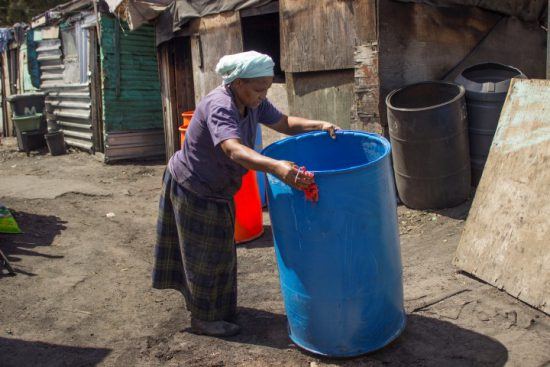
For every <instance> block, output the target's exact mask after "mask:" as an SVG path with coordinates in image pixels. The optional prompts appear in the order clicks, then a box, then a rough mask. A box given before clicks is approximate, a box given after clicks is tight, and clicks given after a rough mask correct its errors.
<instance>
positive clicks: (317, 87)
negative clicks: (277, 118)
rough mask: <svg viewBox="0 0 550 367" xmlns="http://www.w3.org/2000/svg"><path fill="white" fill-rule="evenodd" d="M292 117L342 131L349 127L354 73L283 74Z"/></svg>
mask: <svg viewBox="0 0 550 367" xmlns="http://www.w3.org/2000/svg"><path fill="white" fill-rule="evenodd" d="M286 84H287V91H288V104H289V112H290V114H291V115H294V116H300V117H305V118H310V119H316V120H325V121H330V122H334V123H336V124H337V125H339V126H340V127H342V128H344V129H349V128H350V125H351V110H352V104H353V96H354V93H353V89H354V87H353V84H354V71H353V70H333V71H321V72H314V73H297V74H294V73H286Z"/></svg>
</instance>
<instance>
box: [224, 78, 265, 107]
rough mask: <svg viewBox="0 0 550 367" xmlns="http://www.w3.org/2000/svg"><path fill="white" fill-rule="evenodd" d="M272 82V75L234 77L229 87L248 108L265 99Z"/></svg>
mask: <svg viewBox="0 0 550 367" xmlns="http://www.w3.org/2000/svg"><path fill="white" fill-rule="evenodd" d="M272 83H273V77H272V76H264V77H261V78H250V79H236V80H235V81H233V82H232V83H231V89H232V90H233V93H235V97H236V98H237V99H238V101H239V102H240V103H242V104H243V105H244V106H246V107H248V108H256V107H258V106H259V105H260V103H262V101H263V100H264V99H265V97H266V95H267V90H268V89H269V88H270V87H271V84H272Z"/></svg>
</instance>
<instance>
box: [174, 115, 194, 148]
mask: <svg viewBox="0 0 550 367" xmlns="http://www.w3.org/2000/svg"><path fill="white" fill-rule="evenodd" d="M194 112H195V111H185V112H184V113H182V114H181V116H182V117H183V125H181V126H180V127H179V128H178V130H179V132H180V145H181V147H182V148H183V141H184V140H185V133H186V132H187V128H188V127H189V124H190V123H191V118H192V117H193V113H194Z"/></svg>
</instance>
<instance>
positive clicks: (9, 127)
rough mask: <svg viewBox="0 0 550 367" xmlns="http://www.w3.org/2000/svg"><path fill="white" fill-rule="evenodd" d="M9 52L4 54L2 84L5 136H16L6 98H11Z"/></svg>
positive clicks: (9, 106) (6, 51)
mask: <svg viewBox="0 0 550 367" xmlns="http://www.w3.org/2000/svg"><path fill="white" fill-rule="evenodd" d="M8 52H9V51H8V50H5V51H4V52H2V83H3V86H2V87H3V91H4V95H3V97H4V98H3V100H2V101H3V108H2V110H3V112H4V117H5V120H4V134H5V136H15V134H14V133H15V131H14V127H13V120H12V116H11V115H12V110H11V104H10V103H8V102H7V100H6V98H7V97H9V96H11V95H12V93H11V85H10V84H11V82H10V65H9V59H10V58H9V57H8Z"/></svg>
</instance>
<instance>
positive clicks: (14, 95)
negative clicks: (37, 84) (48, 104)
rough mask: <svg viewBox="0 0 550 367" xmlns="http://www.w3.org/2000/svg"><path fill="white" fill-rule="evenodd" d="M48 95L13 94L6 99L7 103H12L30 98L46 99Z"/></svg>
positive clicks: (37, 93) (41, 93)
mask: <svg viewBox="0 0 550 367" xmlns="http://www.w3.org/2000/svg"><path fill="white" fill-rule="evenodd" d="M45 96H46V93H44V92H32V93H22V94H12V95H11V96H7V97H6V101H8V102H11V101H15V100H16V99H22V98H29V97H45Z"/></svg>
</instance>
